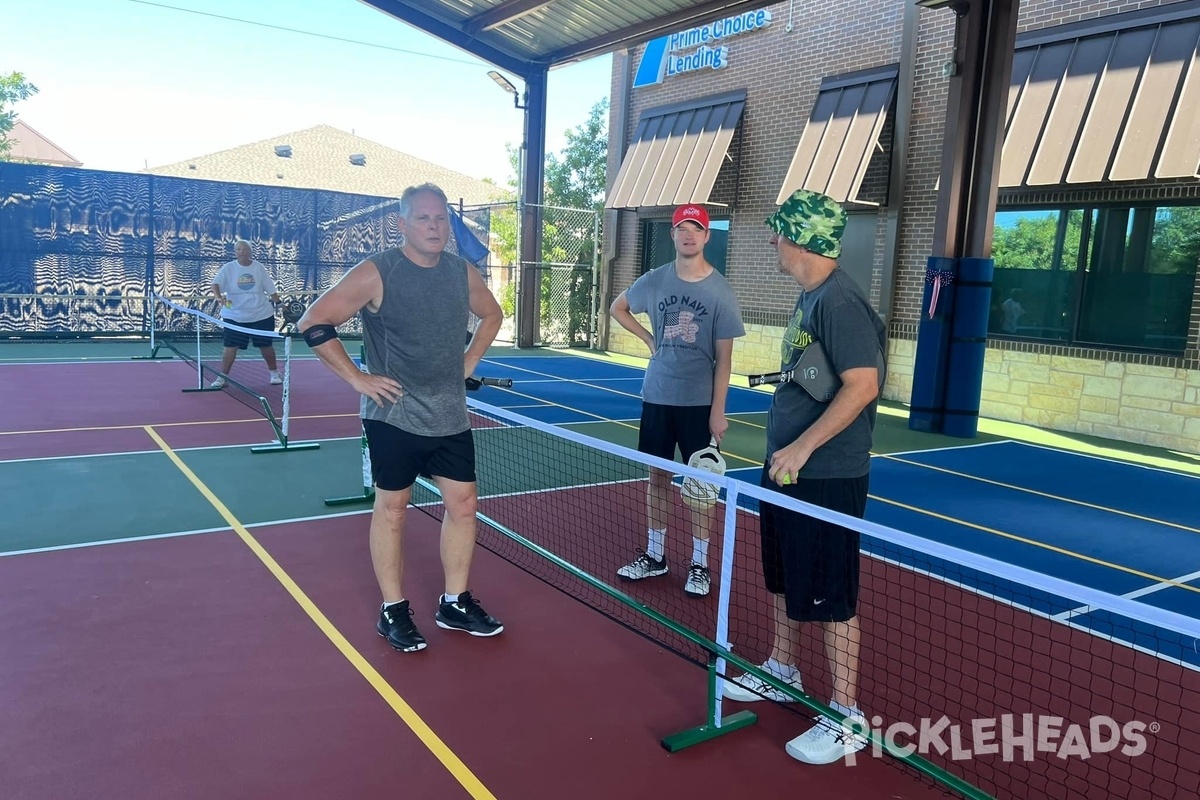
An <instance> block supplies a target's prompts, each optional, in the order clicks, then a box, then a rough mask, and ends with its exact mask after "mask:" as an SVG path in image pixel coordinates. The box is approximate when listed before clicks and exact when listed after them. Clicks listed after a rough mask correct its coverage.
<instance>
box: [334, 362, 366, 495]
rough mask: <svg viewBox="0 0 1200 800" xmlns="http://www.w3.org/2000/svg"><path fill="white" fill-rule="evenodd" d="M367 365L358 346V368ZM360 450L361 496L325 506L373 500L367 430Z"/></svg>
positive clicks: (360, 441) (363, 430)
mask: <svg viewBox="0 0 1200 800" xmlns="http://www.w3.org/2000/svg"><path fill="white" fill-rule="evenodd" d="M366 365H367V351H366V347H365V346H363V345H359V348H358V368H359V369H365V368H366ZM359 443H360V446H361V449H362V494H352V495H348V496H346V497H330V498H328V499H326V500H325V505H327V506H349V505H356V504H358V503H371V502H374V500H375V482H374V481H373V480H372V479H371V452H370V450H369V448H368V447H367V429H366V427H365V426H364V427H363V429H362V438H361V439H360V440H359Z"/></svg>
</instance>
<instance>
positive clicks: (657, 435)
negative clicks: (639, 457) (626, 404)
mask: <svg viewBox="0 0 1200 800" xmlns="http://www.w3.org/2000/svg"><path fill="white" fill-rule="evenodd" d="M711 413H712V406H664V405H659V404H658V403H642V421H641V424H640V425H639V426H638V450H639V451H640V452H643V453H648V454H649V455H652V456H658V457H659V458H665V459H667V460H668V461H674V460H675V447H676V446H678V447H679V455H680V456H682V458H683V461H684V463H687V460H688V459H689V458H691V457H692V453H695V452H696V451H697V450H703V449H704V448H706V447H708V443H709V441H710V440H711V439H712V432H711V431H709V429H708V417H709V414H711Z"/></svg>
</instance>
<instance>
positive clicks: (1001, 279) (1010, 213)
mask: <svg viewBox="0 0 1200 800" xmlns="http://www.w3.org/2000/svg"><path fill="white" fill-rule="evenodd" d="M992 258H993V259H995V262H996V274H995V279H994V282H993V287H992V309H991V317H990V319H989V322H988V332H989V333H990V334H992V335H995V336H1002V337H1006V338H1019V339H1037V340H1042V341H1052V342H1065V343H1068V344H1078V345H1083V346H1096V347H1111V348H1117V349H1130V350H1150V351H1157V352H1167V353H1174V354H1182V353H1183V351H1184V349H1185V348H1186V346H1187V333H1188V321H1189V317H1190V315H1191V309H1192V298H1193V295H1194V292H1195V281H1196V264H1197V261H1200V207H1197V206H1159V207H1155V206H1102V207H1085V208H1058V209H1021V210H1007V211H1000V212H998V213H997V214H996V225H995V231H994V236H993V243H992Z"/></svg>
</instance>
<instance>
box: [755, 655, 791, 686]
mask: <svg viewBox="0 0 1200 800" xmlns="http://www.w3.org/2000/svg"><path fill="white" fill-rule="evenodd" d="M763 669H765V670H766V671H767V672H770V673H771V674H772V675H775V676H776V677H779V678H781V679H783V680H785V681H790V680H791V679H792V678H794V677H796V668H795V667H793V666H792V665H791V664H784V663H783V662H782V661H779V660H777V659H774V658H768V659H767V662H766V663H765V664H763Z"/></svg>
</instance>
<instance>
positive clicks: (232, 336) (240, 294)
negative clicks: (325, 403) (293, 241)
mask: <svg viewBox="0 0 1200 800" xmlns="http://www.w3.org/2000/svg"><path fill="white" fill-rule="evenodd" d="M233 252H234V254H235V255H236V256H237V258H236V259H235V260H233V261H230V262H229V263H228V264H226V265H224V266H223V267H221V269H220V270H218V271H217V275H216V277H215V278H213V282H212V293H213V296H214V297H216V298H217V302H218V303H220V304H221V319H223V320H225V321H226V322H229V323H231V324H233V325H237V326H238V327H241V328H251V329H254V330H260V331H274V330H275V305H274V304H275V303H278V302H279V292H278V291H277V290H276V288H275V281H274V279H272V278H271V274H270V273H269V272H267V268H266V267H264V266H263V265H262V264H260V263H258V262H257V261H255V260H254V258H253V257H252V256H251V254H250V243H249V242H247V241H246V240H245V239H239V240H238V242H237V243H236V244H235V245H234V248H233ZM251 340H253V343H254V346H255V347H257V348H258V349H259V350H260V351H261V352H262V357H263V361H265V362H267V369H268V370H269V371H270V373H271V383H274V384H279V383H283V378H281V377H280V375H279V370H278V369H276V362H275V347H274V345H273V341H274V338H273V337H270V336H263V337H259V336H254V335H253V334H249V333H243V332H242V331H235V330H230V329H229V328H226V329H225V333H224V344H225V351H224V353H222V356H221V374H220V375H218V376H217V379H216V380H215V381H213V382H212V386H213V388H215V389H219V388H220V387H222V386H224V385H225V382H226V378H227V376H228V375H229V370H231V369H233V362H234V359H236V358H237V354H238V350H245V349H246V347H247V345H249V344H250V342H251Z"/></svg>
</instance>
